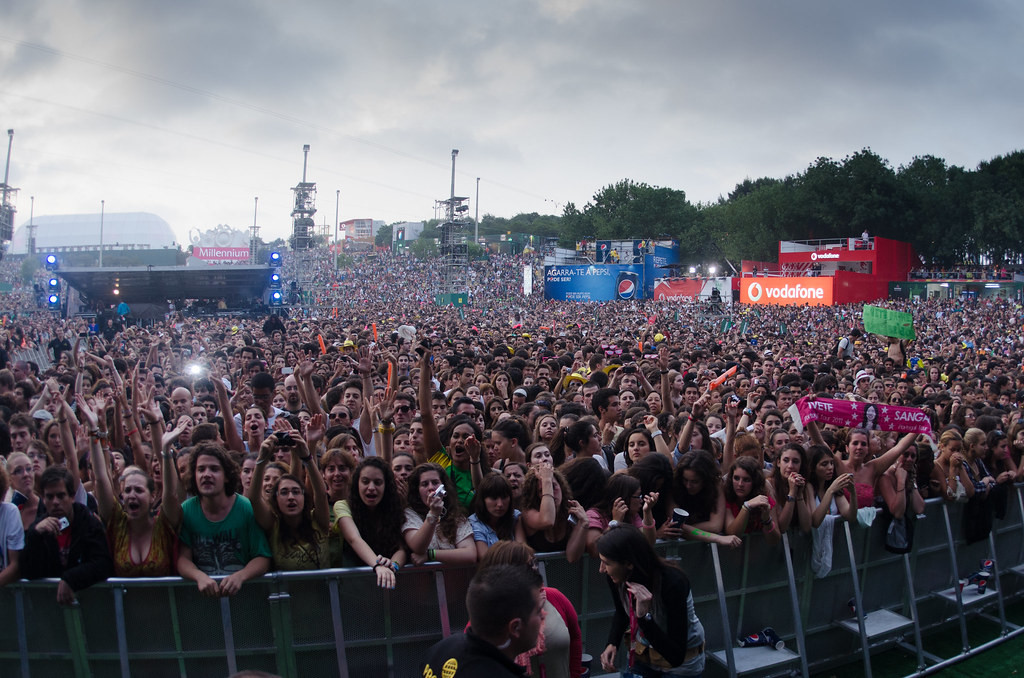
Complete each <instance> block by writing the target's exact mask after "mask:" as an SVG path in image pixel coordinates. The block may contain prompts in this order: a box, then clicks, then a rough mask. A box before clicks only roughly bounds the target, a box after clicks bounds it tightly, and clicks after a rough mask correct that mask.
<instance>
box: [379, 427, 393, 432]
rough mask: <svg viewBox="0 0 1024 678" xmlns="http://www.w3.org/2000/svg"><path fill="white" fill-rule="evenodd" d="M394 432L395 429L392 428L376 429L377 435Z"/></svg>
mask: <svg viewBox="0 0 1024 678" xmlns="http://www.w3.org/2000/svg"><path fill="white" fill-rule="evenodd" d="M394 432H395V427H394V426H378V427H377V433H394Z"/></svg>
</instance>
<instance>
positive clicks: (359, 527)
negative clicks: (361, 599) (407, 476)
mask: <svg viewBox="0 0 1024 678" xmlns="http://www.w3.org/2000/svg"><path fill="white" fill-rule="evenodd" d="M334 513H335V515H337V516H338V521H337V522H338V532H340V533H341V537H342V539H343V540H344V553H343V556H342V565H343V566H344V567H354V566H356V565H360V564H362V565H368V566H370V567H372V568H373V571H374V574H376V575H377V585H378V586H380V587H381V588H385V589H393V588H395V579H396V577H395V574H396V573H397V572H398V568H400V567H401V566H402V565H404V564H405V559H406V556H405V543H404V541H403V539H402V525H403V523H404V522H405V515H404V514H403V500H402V496H401V495H400V494H399V492H398V486H397V484H396V482H395V475H394V473H392V471H391V468H390V467H389V466H388V464H387V462H385V461H384V460H383V459H381V458H380V457H367V458H366V459H363V460H362V461H361V462H359V466H358V467H357V468H356V472H355V474H354V475H353V476H352V488H351V490H350V491H349V495H348V499H345V500H342V501H339V502H338V504H337V506H335V508H334Z"/></svg>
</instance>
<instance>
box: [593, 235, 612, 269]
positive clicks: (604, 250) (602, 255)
mask: <svg viewBox="0 0 1024 678" xmlns="http://www.w3.org/2000/svg"><path fill="white" fill-rule="evenodd" d="M611 252H612V241H611V240H598V241H597V242H596V243H595V246H594V261H596V262H597V263H599V264H603V263H605V262H607V261H608V257H609V256H610V255H611Z"/></svg>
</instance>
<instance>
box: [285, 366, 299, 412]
mask: <svg viewBox="0 0 1024 678" xmlns="http://www.w3.org/2000/svg"><path fill="white" fill-rule="evenodd" d="M284 398H285V403H286V404H285V406H284V409H285V410H287V411H288V412H289V413H290V414H298V413H299V410H301V409H302V395H301V394H300V393H299V381H298V379H296V378H295V375H294V374H289V375H288V376H287V377H285V378H284Z"/></svg>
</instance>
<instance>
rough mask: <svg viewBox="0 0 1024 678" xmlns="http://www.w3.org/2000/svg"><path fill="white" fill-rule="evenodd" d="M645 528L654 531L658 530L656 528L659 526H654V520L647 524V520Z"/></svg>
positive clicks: (644, 523) (644, 524)
mask: <svg viewBox="0 0 1024 678" xmlns="http://www.w3.org/2000/svg"><path fill="white" fill-rule="evenodd" d="M643 526H644V527H645V528H647V529H649V530H653V529H654V528H656V527H657V525H655V524H654V521H653V520H652V521H651V522H647V521H646V520H645V521H644V522H643Z"/></svg>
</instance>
